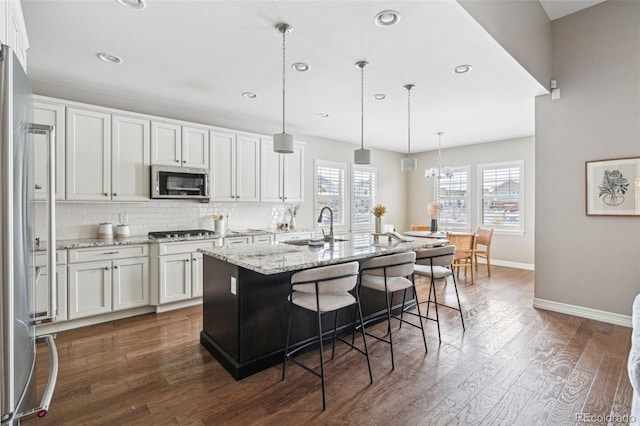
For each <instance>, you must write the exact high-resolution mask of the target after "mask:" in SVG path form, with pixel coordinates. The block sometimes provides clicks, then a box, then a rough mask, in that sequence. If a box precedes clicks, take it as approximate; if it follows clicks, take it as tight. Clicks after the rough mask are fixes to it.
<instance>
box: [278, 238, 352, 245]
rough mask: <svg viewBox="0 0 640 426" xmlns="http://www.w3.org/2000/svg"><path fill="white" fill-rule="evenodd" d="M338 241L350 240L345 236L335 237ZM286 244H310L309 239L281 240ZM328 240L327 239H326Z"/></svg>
mask: <svg viewBox="0 0 640 426" xmlns="http://www.w3.org/2000/svg"><path fill="white" fill-rule="evenodd" d="M333 241H334V242H336V243H339V242H341V241H349V240H346V239H344V238H334V240H333ZM281 242H282V243H284V244H291V245H292V246H306V245H309V240H289V241H281ZM325 242H326V241H325Z"/></svg>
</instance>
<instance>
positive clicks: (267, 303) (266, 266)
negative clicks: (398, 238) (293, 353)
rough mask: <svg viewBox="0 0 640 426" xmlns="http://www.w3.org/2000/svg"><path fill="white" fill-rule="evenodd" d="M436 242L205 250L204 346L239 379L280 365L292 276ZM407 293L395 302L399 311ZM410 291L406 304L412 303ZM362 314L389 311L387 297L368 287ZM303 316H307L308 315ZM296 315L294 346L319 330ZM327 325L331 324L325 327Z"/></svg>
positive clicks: (347, 323)
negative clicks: (318, 267) (369, 289)
mask: <svg viewBox="0 0 640 426" xmlns="http://www.w3.org/2000/svg"><path fill="white" fill-rule="evenodd" d="M443 242H444V241H442V240H437V239H434V238H416V239H415V240H414V241H410V242H400V243H387V242H386V241H385V242H384V243H381V244H379V243H375V244H374V243H371V242H370V240H369V239H366V240H365V241H341V242H335V243H334V244H329V243H325V244H324V246H320V247H311V246H306V245H304V246H300V245H289V244H285V243H272V244H251V245H242V246H232V247H219V248H214V249H213V250H201V251H202V253H204V255H205V256H204V274H203V287H204V294H203V328H202V332H201V333H200V343H201V344H202V345H203V346H204V347H205V348H206V349H207V350H208V351H209V352H210V353H211V354H212V355H213V356H214V357H215V358H216V359H217V360H218V361H219V362H220V364H222V365H223V366H224V368H225V369H226V370H227V371H229V373H230V374H231V375H232V376H233V377H235V378H236V380H240V379H242V378H245V377H248V376H250V375H252V374H254V373H257V372H258V371H261V370H264V369H266V368H269V367H271V366H273V365H276V364H278V363H280V362H282V358H283V353H284V346H285V338H286V332H287V321H288V313H289V310H288V309H289V302H288V301H287V296H288V295H289V286H290V284H289V283H290V278H291V275H293V274H294V273H295V272H297V271H300V270H303V269H309V268H313V267H317V266H324V265H330V264H336V263H344V262H351V261H353V260H357V261H364V260H366V259H369V258H372V257H376V256H384V255H387V254H392V253H400V252H403V251H407V250H415V249H417V248H426V247H433V246H434V245H441V244H443ZM401 297H402V296H401V295H396V297H395V300H393V301H392V303H393V304H394V305H395V307H396V308H397V309H399V308H400V306H401V302H402V300H401ZM413 299H414V296H413V294H409V293H408V294H407V301H406V303H414V304H415V300H413ZM361 303H362V310H363V314H364V316H365V320H366V318H367V317H372V316H373V315H375V314H376V313H378V312H380V311H383V310H384V306H385V301H384V295H383V294H382V293H381V292H372V291H368V290H367V289H366V288H365V289H363V290H362V297H361ZM304 314H308V315H307V316H304ZM304 314H303V312H302V310H301V311H300V312H296V317H295V318H296V321H295V323H294V324H293V325H292V330H291V333H292V334H291V341H292V342H294V347H295V346H296V345H302V344H304V342H305V341H306V340H307V339H309V338H311V337H312V336H314V335H315V334H316V332H317V326H316V322H315V321H316V319H315V314H313V313H311V312H304ZM354 316H355V307H354V308H353V310H352V311H351V312H349V314H345V313H344V312H343V313H342V314H341V315H340V317H339V318H338V327H339V328H340V329H341V330H343V331H346V330H348V329H351V324H352V323H353V319H354ZM325 321H326V323H325ZM333 321H334V317H333V316H332V315H327V316H325V317H324V318H323V330H330V329H332V328H333Z"/></svg>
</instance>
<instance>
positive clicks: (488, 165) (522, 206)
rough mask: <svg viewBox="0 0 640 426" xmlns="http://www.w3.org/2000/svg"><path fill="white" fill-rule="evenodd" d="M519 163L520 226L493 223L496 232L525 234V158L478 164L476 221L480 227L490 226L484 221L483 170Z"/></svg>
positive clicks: (492, 226)
mask: <svg viewBox="0 0 640 426" xmlns="http://www.w3.org/2000/svg"><path fill="white" fill-rule="evenodd" d="M515 164H517V165H518V167H519V168H520V200H519V208H520V221H519V223H518V227H514V226H501V225H491V228H493V230H494V232H495V233H496V234H508V235H524V229H525V227H524V222H525V194H524V192H525V176H524V160H513V161H502V162H499V163H484V164H478V165H477V168H478V170H477V179H478V180H477V184H476V188H477V196H476V217H477V219H476V222H477V224H478V226H479V227H482V228H484V227H488V226H489V225H484V224H483V223H482V195H483V188H482V185H483V180H482V172H483V170H485V169H487V168H499V167H501V166H503V167H507V166H513V165H515Z"/></svg>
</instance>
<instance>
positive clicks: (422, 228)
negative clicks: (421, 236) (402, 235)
mask: <svg viewBox="0 0 640 426" xmlns="http://www.w3.org/2000/svg"><path fill="white" fill-rule="evenodd" d="M411 230H412V231H429V230H431V227H430V226H429V225H411Z"/></svg>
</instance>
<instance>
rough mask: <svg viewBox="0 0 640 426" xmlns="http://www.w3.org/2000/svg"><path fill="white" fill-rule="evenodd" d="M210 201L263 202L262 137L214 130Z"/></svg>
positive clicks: (212, 135)
mask: <svg viewBox="0 0 640 426" xmlns="http://www.w3.org/2000/svg"><path fill="white" fill-rule="evenodd" d="M210 139H211V169H212V173H211V175H212V176H213V178H212V181H213V182H212V185H211V188H212V190H211V201H234V202H257V201H260V185H259V179H260V173H259V170H260V139H259V138H258V137H257V136H252V135H245V134H240V135H236V134H234V133H224V132H217V131H212V132H211V134H210Z"/></svg>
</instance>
